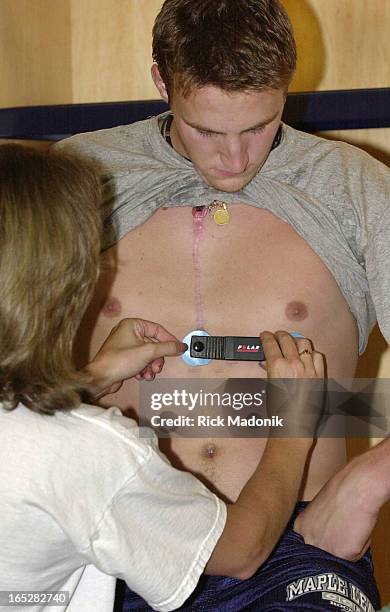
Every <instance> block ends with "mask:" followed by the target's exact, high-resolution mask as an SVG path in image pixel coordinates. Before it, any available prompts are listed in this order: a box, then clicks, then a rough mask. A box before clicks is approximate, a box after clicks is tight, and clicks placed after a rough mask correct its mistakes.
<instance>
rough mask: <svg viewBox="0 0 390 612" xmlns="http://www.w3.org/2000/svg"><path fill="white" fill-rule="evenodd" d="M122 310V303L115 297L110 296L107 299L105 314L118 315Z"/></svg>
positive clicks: (104, 307) (109, 315)
mask: <svg viewBox="0 0 390 612" xmlns="http://www.w3.org/2000/svg"><path fill="white" fill-rule="evenodd" d="M121 312H122V305H121V303H120V301H119V300H118V299H117V298H115V297H110V298H108V299H107V300H106V302H105V304H104V306H103V314H104V316H106V317H118V316H119V315H120V314H121Z"/></svg>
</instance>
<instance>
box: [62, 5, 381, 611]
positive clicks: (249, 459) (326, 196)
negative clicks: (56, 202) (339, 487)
mask: <svg viewBox="0 0 390 612" xmlns="http://www.w3.org/2000/svg"><path fill="white" fill-rule="evenodd" d="M153 35H154V40H153V57H154V60H155V64H154V65H153V67H152V76H153V79H154V82H155V84H156V86H157V89H158V91H159V93H160V95H161V96H162V98H163V99H165V100H167V101H169V102H170V108H171V111H172V114H169V113H168V114H164V115H162V116H160V117H159V118H153V119H151V120H148V121H145V122H140V123H138V124H133V125H130V126H121V127H118V128H114V129H111V130H102V131H100V132H95V133H91V134H83V135H80V136H76V137H73V138H72V139H70V140H69V141H67V143H65V146H69V147H72V148H73V147H74V148H76V149H77V150H79V151H82V152H83V153H86V154H87V155H89V156H90V157H92V158H94V159H96V160H98V162H99V164H103V166H104V171H103V173H102V174H104V182H105V186H106V202H105V206H104V215H105V223H106V225H105V227H106V234H105V244H106V248H107V250H106V251H105V253H104V255H103V260H104V261H105V262H106V263H107V265H106V267H105V268H104V269H103V272H102V277H101V282H100V284H99V288H98V291H97V293H96V295H95V299H94V301H93V304H92V306H91V309H90V310H89V313H88V317H87V321H86V325H85V327H84V335H83V339H84V340H86V339H88V340H89V339H90V338H91V336H92V341H91V353H94V351H95V349H96V347H97V346H99V344H100V343H101V342H102V341H103V340H104V338H105V336H106V335H107V333H108V331H109V330H110V328H111V327H112V326H113V324H115V323H116V322H117V321H118V320H119V319H120V318H121V317H123V316H127V315H129V314H131V313H132V314H134V313H138V312H142V315H143V316H144V317H145V318H148V319H151V320H158V321H160V322H161V323H163V324H164V325H165V326H166V327H167V328H169V329H172V330H173V331H174V332H175V333H176V334H177V336H178V337H181V338H184V337H185V336H186V335H187V334H188V333H189V332H190V331H191V330H196V329H200V328H204V329H205V330H207V331H208V332H209V333H210V334H212V335H248V336H252V335H254V334H255V332H256V330H257V329H258V328H259V326H260V327H261V328H265V329H270V330H276V329H286V330H289V331H298V332H301V333H302V334H303V335H304V336H306V337H309V338H311V339H312V340H313V343H314V346H315V347H316V349H317V350H318V351H320V352H322V353H324V354H325V355H326V356H329V358H330V360H329V364H330V365H329V368H328V376H330V377H335V378H336V377H337V378H340V379H342V378H348V377H351V376H353V374H354V370H355V365H356V361H357V357H358V353H359V348H360V350H361V351H363V350H364V348H365V345H366V341H367V337H368V334H369V331H370V329H371V327H372V325H373V324H374V318H375V317H374V314H373V313H374V307H373V303H372V301H371V298H370V295H369V287H368V281H367V276H369V275H370V274H371V275H372V277H374V268H375V266H373V264H372V261H373V259H374V256H373V253H372V252H370V247H367V236H369V234H370V232H371V231H373V224H374V222H375V221H376V220H377V219H378V216H379V215H380V214H382V211H383V214H385V211H386V197H385V193H384V192H385V190H386V185H387V186H388V178H387V179H386V175H385V168H384V167H382V166H381V165H380V164H379V163H377V162H375V161H374V160H372V159H371V158H369V157H368V156H367V155H365V154H363V153H362V152H360V151H358V150H357V149H354V148H353V147H350V146H348V145H344V144H341V143H332V142H327V141H325V140H322V139H319V138H316V137H313V136H309V135H307V134H302V133H300V132H297V131H295V130H293V129H292V128H289V127H288V126H286V125H284V124H283V123H281V116H282V112H283V106H284V102H285V97H286V93H287V88H288V85H289V83H290V81H291V78H292V76H293V73H294V69H295V62H296V51H295V43H294V39H293V35H292V32H291V26H290V23H289V21H288V18H287V16H286V15H285V12H284V10H283V9H282V7H281V5H280V4H279V2H278V1H277V0H235V1H234V2H226V0H212V1H210V0H208V1H206V0H166V2H165V3H164V5H163V7H162V10H161V12H160V14H159V16H158V17H157V20H156V23H155V27H154V31H153ZM386 180H387V183H386ZM370 190H371V191H372V193H373V194H375V197H374V198H373V201H372V202H371V204H372V205H373V206H374V205H375V207H376V208H375V210H373V211H372V214H371V213H370V212H369V210H366V206H367V199H368V198H369V196H370ZM215 201H219V202H223V204H220V205H219V206H217V209H218V207H219V209H220V210H223V213H222V218H223V220H224V224H223V225H218V224H217V223H216V222H215V221H214V213H215V211H216V208H215V207H214V208H212V206H210V205H212V203H213V202H215ZM200 207H203V208H200ZM209 207H210V210H209ZM387 214H388V213H387ZM358 226H359V227H358ZM370 256H371V259H370V261H369V260H368V258H369V257H370ZM365 257H367V260H366V261H365ZM365 264H366V266H367V276H366V271H365ZM369 266H370V269H368V268H369ZM375 272H376V276H375V279H376V281H377V282H379V281H380V270H379V268H376V270H375ZM375 279H374V280H373V282H375ZM376 290H377V294H379V289H378V287H377V288H376ZM164 375H165V376H166V377H168V378H193V377H194V378H232V377H233V378H251V377H258V376H265V372H264V371H263V370H262V369H261V368H259V366H258V365H257V364H255V363H249V362H244V363H242V362H220V361H215V362H211V364H209V365H207V366H203V367H191V366H188V365H186V364H185V363H184V362H181V363H179V360H176V361H175V363H168V364H167V365H166V368H165V374H164ZM137 401H138V388H137V385H136V384H134V383H129V384H127V385H126V386H124V387H123V389H122V391H121V392H120V393H119V394H117V395H115V396H112V397H110V398H109V400H108V404H110V405H112V404H116V405H120V406H121V407H122V408H123V409H125V410H128V409H131V408H132V407H136V406H137ZM264 443H265V441H264V439H261V438H259V439H255V438H251V439H248V438H246V439H237V438H232V439H225V438H215V439H212V438H209V439H188V438H185V439H180V438H175V439H174V440H168V441H167V440H163V441H161V448H162V449H163V450H164V452H165V453H166V454H167V455H168V457H169V458H170V460H171V461H172V462H173V463H174V465H176V466H178V467H179V468H184V469H187V470H190V471H192V472H193V473H195V474H196V475H197V476H199V477H200V478H201V479H203V481H204V482H205V483H206V484H207V485H208V486H209V487H210V488H212V489H213V490H214V491H216V492H217V493H218V494H220V495H221V496H222V497H223V498H225V499H226V500H234V499H236V498H237V496H238V495H239V492H240V490H241V489H242V487H243V484H244V483H245V482H246V481H247V479H248V478H249V477H250V475H251V474H252V472H253V470H254V468H255V466H256V464H257V462H258V460H259V457H260V456H261V454H262V452H263V449H264ZM344 463H345V445H344V442H343V441H342V440H340V439H338V440H333V439H321V440H319V441H318V442H317V444H316V446H315V448H314V450H313V453H312V455H311V458H310V462H309V464H308V470H307V477H306V479H305V483H304V486H303V488H302V500H310V499H311V498H312V497H313V496H314V495H316V494H317V492H318V491H319V490H320V489H321V487H322V486H323V485H324V483H325V482H326V481H327V480H328V479H329V478H330V477H331V476H332V475H334V474H335V473H336V472H337V471H338V470H339V469H340V468H341V467H342V466H343V465H344ZM300 509H302V507H300ZM288 534H289V535H288V536H287V535H286V536H285V538H287V539H284V538H282V540H281V543H280V545H279V547H277V549H276V550H275V552H274V553H273V555H271V557H270V559H269V560H268V561H267V563H266V564H265V565H264V566H263V567H262V568H261V569H260V571H259V572H258V573H257V574H256V575H255V576H254V577H253V578H251V579H250V581H245V583H243V584H242V585H241V583H239V581H236V582H234V584H233V583H232V582H231V581H230V582H228V583H226V584H225V582H224V580H225V579H223V578H215V577H212V578H208V579H207V580H206V579H205V581H204V582H201V584H200V585H199V588H198V592H197V593H196V594H195V595H194V596H193V598H191V603H189V604H188V606H187V607H185V606H184V607H183V609H188V610H196V609H197V606H198V605H199V606H204V605H205V604H204V601H205V600H206V599H207V601H208V602H209V604H208V605H209V606H210V607H207V608H205V607H203V608H202V609H207V610H211V609H212V610H217V609H229V610H241V609H244V608H245V610H250V609H253V610H258V609H261V610H267V609H268V607H267V605H269V606H272V605H276V604H278V605H280V606H281V607H279V608H278V609H280V610H282V609H283V610H284V609H289V607H290V606H291V607H293V608H294V609H299V610H300V611H303V610H314V609H318V610H320V609H321V610H322V609H324V610H325V609H326V610H328V609H333V606H332V605H331V603H330V599H331V597H333V596H335V597H336V596H337V597H341V598H342V597H349V598H352V600H353V601H354V602H355V600H356V599H357V598H358V597H360V596H361V601H366V602H368V603H366V606H367V607H366V608H363V607H362V608H361V609H362V610H363V609H364V610H366V609H367V610H371V609H373V608H372V606H374V607H376V606H377V605H378V603H379V602H378V598H377V592H376V587H375V585H374V582H373V579H372V576H371V568H370V562H369V559H368V557H367V556H366V557H365V558H363V559H362V560H361V561H360V562H359V564H357V566H355V565H354V566H353V567H351V568H348V569H347V568H346V567H344V566H343V567H340V566H339V564H338V560H337V559H336V558H334V557H332V556H329V555H325V556H322V553H321V552H320V551H318V550H317V549H315V548H313V547H305V545H304V542H303V539H302V538H301V537H300V536H299V535H298V534H296V533H294V532H292V531H291V530H290V531H289V532H288ZM286 547H287V548H286ZM286 550H288V551H289V553H291V554H294V555H296V556H294V559H295V561H294V563H293V564H292V565H294V571H292V570H291V568H290V569H289V570H288V571H287V570H286V572H285V573H284V575H283V579H282V577H278V580H276V579H275V573H276V572H279V570H280V568H281V564H282V561H281V559H282V558H283V560H285V559H286ZM293 551H294V552H293ZM283 552H284V557H283ZM278 555H281V556H278ZM313 557H315V559H316V560H315V566H314V567H313V564H312V563H313V562H312V558H313ZM303 558H304V559H305V561H303ZM310 559H311V561H310ZM302 564H303V565H302ZM289 565H291V564H289ZM348 572H350V573H348ZM308 576H314V578H313V581H312V583H310V585H309V586H307V584H306V582H305V583H304V584H303V581H302V580H303V578H304V577H306V578H307V577H308ZM301 579H302V580H301ZM350 579H352V583H353V584H354V585H355V587H356V589H357V590H355V591H353V588H352V587H351V581H350ZM299 580H301V582H299ZM360 589H361V590H360ZM210 593H211V594H210ZM322 595H323V597H322ZM298 597H299V599H298V600H297V598H298ZM364 598H365V599H364ZM369 600H370V601H371V603H370V601H369ZM290 601H291V603H290ZM297 601H298V603H297ZM210 602H212V603H210ZM355 603H356V602H355ZM144 605H145V604H144V603H143V602H142V600H140V599H139V598H138V597H137V596H136V595H134V594H131V593H129V592H127V593H126V603H125V606H126V607H125V609H126V610H128V609H134V610H141V609H142V610H144V609H147V608H145V607H143V606H144ZM359 605H360V604H359ZM362 605H363V604H362ZM251 606H253V607H251ZM297 606H298V608H297ZM370 606H371V607H370ZM270 609H271V607H270ZM272 609H276V608H272ZM359 610H360V608H359Z"/></svg>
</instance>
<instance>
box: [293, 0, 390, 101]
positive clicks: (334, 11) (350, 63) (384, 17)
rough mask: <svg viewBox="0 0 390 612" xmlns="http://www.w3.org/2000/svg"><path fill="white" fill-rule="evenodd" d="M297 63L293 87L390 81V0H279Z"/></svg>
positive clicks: (353, 86)
mask: <svg viewBox="0 0 390 612" xmlns="http://www.w3.org/2000/svg"><path fill="white" fill-rule="evenodd" d="M282 2H283V4H284V6H285V7H286V9H287V12H288V13H289V15H290V18H291V20H292V22H293V26H294V31H295V35H296V38H297V43H298V53H299V64H298V71H297V75H296V77H295V79H294V82H293V84H292V90H293V91H312V90H314V89H321V90H327V89H356V88H362V87H363V88H365V87H388V86H389V85H390V82H389V81H390V78H389V77H390V69H389V66H390V45H389V37H388V23H389V20H390V2H389V0H369V2H367V0H282Z"/></svg>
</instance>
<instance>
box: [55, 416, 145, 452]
mask: <svg viewBox="0 0 390 612" xmlns="http://www.w3.org/2000/svg"><path fill="white" fill-rule="evenodd" d="M56 419H57V422H58V426H59V427H64V428H65V429H67V430H68V432H69V437H71V438H72V440H75V441H76V445H77V440H82V442H83V448H84V450H87V448H88V449H89V450H88V452H95V449H97V448H98V449H99V451H98V452H99V454H100V455H102V454H104V453H106V452H107V453H109V454H110V456H112V453H115V454H119V455H121V454H123V453H124V454H126V456H127V457H129V458H130V459H131V458H132V459H133V461H134V462H135V463H142V462H144V461H146V460H147V459H148V457H149V455H150V453H151V451H152V449H155V448H156V447H157V442H156V436H155V435H154V434H153V432H152V431H151V430H149V429H146V428H139V427H138V425H137V422H136V421H135V420H134V419H131V418H129V417H126V416H124V415H123V414H122V412H121V411H120V410H119V408H116V407H112V408H101V407H98V406H91V405H87V404H81V405H80V406H79V407H78V408H75V409H73V410H70V411H66V412H65V411H64V412H61V413H57V414H56Z"/></svg>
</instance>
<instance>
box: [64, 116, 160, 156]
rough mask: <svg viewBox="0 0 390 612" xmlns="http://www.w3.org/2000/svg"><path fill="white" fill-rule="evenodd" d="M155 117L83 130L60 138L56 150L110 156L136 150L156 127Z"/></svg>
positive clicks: (142, 145) (141, 146)
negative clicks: (99, 128)
mask: <svg viewBox="0 0 390 612" xmlns="http://www.w3.org/2000/svg"><path fill="white" fill-rule="evenodd" d="M156 124H157V118H156V117H151V118H150V119H146V120H144V121H137V122H135V123H130V124H127V125H119V126H116V127H113V128H107V129H102V130H96V131H93V132H83V133H81V134H75V135H74V136H70V137H69V138H65V139H63V140H60V141H59V142H57V143H56V144H55V145H54V148H55V149H57V150H63V151H69V152H72V151H74V152H78V153H81V154H85V155H88V156H94V155H96V156H99V157H110V156H112V155H115V154H119V153H123V152H125V153H126V152H129V151H132V152H134V151H136V150H137V149H140V148H141V149H142V148H143V147H144V146H145V140H147V137H148V134H149V132H150V131H153V130H154V129H156Z"/></svg>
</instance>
